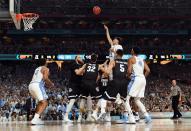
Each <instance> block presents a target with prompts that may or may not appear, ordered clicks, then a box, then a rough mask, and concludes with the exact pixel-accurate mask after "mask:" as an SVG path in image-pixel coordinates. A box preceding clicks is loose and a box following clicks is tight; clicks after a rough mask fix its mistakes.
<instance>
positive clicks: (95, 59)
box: [91, 53, 98, 62]
mask: <svg viewBox="0 0 191 131" xmlns="http://www.w3.org/2000/svg"><path fill="white" fill-rule="evenodd" d="M97 58H98V56H97V54H95V53H92V54H91V61H92V62H96V61H97Z"/></svg>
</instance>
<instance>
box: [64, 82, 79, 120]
mask: <svg viewBox="0 0 191 131" xmlns="http://www.w3.org/2000/svg"><path fill="white" fill-rule="evenodd" d="M69 87H70V88H69V94H68V99H69V103H68V104H67V106H66V113H65V115H64V122H73V121H71V120H70V119H69V118H68V115H69V113H70V112H71V109H72V107H73V105H74V103H75V101H76V98H77V97H78V96H79V94H78V90H79V85H77V84H73V83H70V85H69Z"/></svg>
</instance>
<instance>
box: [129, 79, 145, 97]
mask: <svg viewBox="0 0 191 131" xmlns="http://www.w3.org/2000/svg"><path fill="white" fill-rule="evenodd" d="M145 86H146V79H145V77H134V78H132V79H131V81H130V83H129V85H128V95H129V96H131V97H140V98H142V97H144V95H145Z"/></svg>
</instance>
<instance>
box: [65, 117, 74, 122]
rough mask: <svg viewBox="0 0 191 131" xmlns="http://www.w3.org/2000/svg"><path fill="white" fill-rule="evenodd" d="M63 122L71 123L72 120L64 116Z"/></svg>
mask: <svg viewBox="0 0 191 131" xmlns="http://www.w3.org/2000/svg"><path fill="white" fill-rule="evenodd" d="M63 122H67V123H72V122H73V121H72V120H70V119H68V117H64V120H63Z"/></svg>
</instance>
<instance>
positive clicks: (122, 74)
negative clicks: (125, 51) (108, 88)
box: [113, 59, 127, 80]
mask: <svg viewBox="0 0 191 131" xmlns="http://www.w3.org/2000/svg"><path fill="white" fill-rule="evenodd" d="M126 78H127V62H125V61H123V60H122V59H116V60H115V67H114V68H113V79H114V80H124V79H126Z"/></svg>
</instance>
